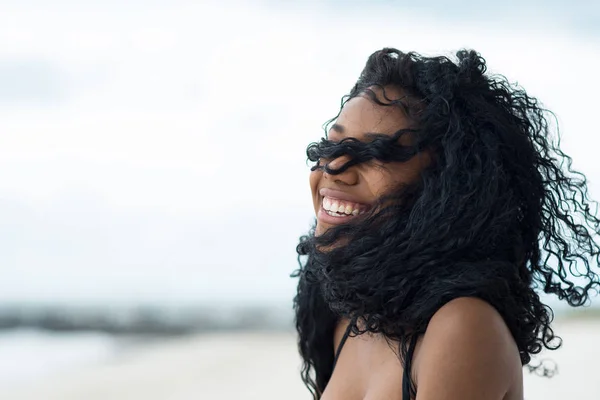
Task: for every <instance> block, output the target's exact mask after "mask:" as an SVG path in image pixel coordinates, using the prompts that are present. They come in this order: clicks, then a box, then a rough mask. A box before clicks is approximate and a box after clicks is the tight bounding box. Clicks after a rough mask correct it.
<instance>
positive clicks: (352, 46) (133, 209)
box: [0, 1, 600, 303]
mask: <svg viewBox="0 0 600 400" xmlns="http://www.w3.org/2000/svg"><path fill="white" fill-rule="evenodd" d="M194 3H199V2H183V1H174V2H167V1H153V2H141V1H137V2H128V3H126V4H125V5H123V4H122V3H121V2H103V3H102V4H101V3H100V2H74V1H63V2H53V3H52V5H49V4H50V3H48V2H41V1H23V2H21V1H5V2H2V3H1V5H0V169H1V170H2V171H3V172H2V173H0V221H1V224H0V300H3V301H7V300H10V301H69V300H73V299H75V300H78V301H82V302H86V301H94V302H96V301H125V302H146V301H159V302H161V303H169V302H174V303H178V302H181V301H199V300H219V301H220V300H225V299H230V300H232V301H234V302H236V301H243V302H247V301H249V300H256V301H263V300H265V301H290V300H291V297H292V296H293V293H294V286H295V282H294V281H293V280H292V279H290V278H289V277H288V275H289V274H290V272H292V271H293V270H294V269H295V268H296V262H295V245H296V242H297V238H298V236H299V235H301V234H302V233H303V232H305V231H306V230H307V228H308V227H309V225H310V223H311V220H312V214H311V201H310V196H309V190H308V168H307V167H306V164H305V153H304V149H305V147H306V144H308V143H309V142H310V141H313V140H317V139H318V138H319V137H320V136H321V134H322V131H321V124H322V123H323V122H324V121H325V120H326V119H328V118H330V117H332V116H333V115H335V114H336V113H337V111H338V106H339V102H340V97H341V96H342V95H343V94H345V93H346V92H347V91H348V90H349V89H350V88H351V86H352V85H353V83H354V81H355V80H356V78H357V77H358V74H359V73H360V71H361V69H362V66H363V65H364V63H365V61H366V58H367V57H368V55H369V54H370V53H371V52H373V51H374V50H376V49H379V48H382V47H385V46H392V47H397V48H400V49H402V50H417V51H419V52H422V53H425V54H439V53H441V54H451V52H452V51H453V50H457V49H459V48H463V47H471V48H474V49H476V50H478V51H480V52H481V53H482V55H483V56H484V57H485V58H486V59H487V60H488V63H489V67H490V70H491V71H492V72H500V73H502V74H504V75H506V76H507V77H508V78H509V79H510V80H511V81H518V82H519V83H520V84H521V85H523V86H524V87H525V88H526V89H527V90H528V92H529V93H530V94H533V95H535V96H537V97H538V98H539V99H540V100H541V101H542V102H543V103H544V104H545V105H547V106H548V108H550V109H551V110H553V111H554V112H555V113H556V114H557V116H558V118H559V122H560V126H561V130H562V135H563V148H564V149H565V150H566V151H567V152H569V153H570V154H571V155H572V156H573V157H574V159H575V167H576V168H578V169H580V170H582V171H583V172H585V173H586V174H587V175H588V177H589V179H590V181H591V189H592V194H594V193H596V194H598V195H600V186H598V185H599V184H598V182H599V181H600V167H598V165H597V148H598V144H600V139H598V135H599V133H600V132H599V129H598V122H597V115H598V110H597V107H598V101H597V99H598V93H600V81H599V80H598V79H597V76H596V75H597V72H596V71H597V66H598V65H600V44H599V43H600V41H599V38H600V35H598V32H591V31H589V30H585V29H583V30H580V29H576V28H577V26H576V24H574V23H573V18H574V17H572V16H571V17H570V18H571V19H565V18H564V17H561V15H560V13H554V14H552V13H545V14H543V15H542V14H539V13H535V14H534V13H532V12H531V11H527V12H528V13H529V14H524V13H523V12H520V13H519V12H515V15H514V16H512V17H511V16H510V15H506V14H503V15H502V18H504V19H503V20H495V21H492V20H491V19H490V18H488V20H481V19H479V20H477V19H474V18H477V17H476V16H470V17H469V18H468V19H467V18H461V17H460V16H457V15H456V13H455V14H454V15H453V17H452V18H445V17H444V13H440V12H435V13H434V12H431V11H430V10H427V9H423V8H411V9H407V8H403V7H402V6H399V5H394V6H390V5H389V4H392V3H394V2H381V3H380V5H379V6H377V7H373V8H368V7H366V8H361V7H356V6H353V7H348V8H345V9H344V8H339V4H340V3H339V2H330V3H328V4H327V5H325V6H324V5H320V6H317V5H310V6H302V7H301V6H286V7H281V6H277V5H276V4H274V3H273V2H265V3H259V2H254V3H250V2H247V3H224V2H219V3H212V2H208V1H206V2H202V4H194ZM354 3H356V2H354ZM217 4H220V5H217ZM303 4H304V3H303ZM398 4H400V3H398ZM529 10H531V9H529ZM585 13H586V10H585V9H582V10H579V11H577V12H574V13H573V15H577V16H580V17H581V16H582V15H587V16H589V13H588V14H585ZM596 16H597V14H596ZM588 19H589V18H588ZM588 19H586V20H588ZM524 20H526V21H527V22H528V23H527V24H526V25H525V24H523V23H522V21H524Z"/></svg>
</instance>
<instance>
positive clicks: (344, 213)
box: [321, 196, 369, 218]
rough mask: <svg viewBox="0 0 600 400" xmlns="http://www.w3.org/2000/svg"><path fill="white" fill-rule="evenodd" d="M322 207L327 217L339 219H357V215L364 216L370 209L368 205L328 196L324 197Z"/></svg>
mask: <svg viewBox="0 0 600 400" xmlns="http://www.w3.org/2000/svg"><path fill="white" fill-rule="evenodd" d="M321 206H322V207H323V210H324V211H325V213H326V214H327V215H329V216H332V217H338V218H344V217H346V218H347V217H356V216H357V215H361V214H364V213H365V212H366V211H367V209H368V208H369V206H368V205H366V204H360V203H354V202H351V201H345V200H340V199H336V198H333V197H328V196H323V199H322V201H321Z"/></svg>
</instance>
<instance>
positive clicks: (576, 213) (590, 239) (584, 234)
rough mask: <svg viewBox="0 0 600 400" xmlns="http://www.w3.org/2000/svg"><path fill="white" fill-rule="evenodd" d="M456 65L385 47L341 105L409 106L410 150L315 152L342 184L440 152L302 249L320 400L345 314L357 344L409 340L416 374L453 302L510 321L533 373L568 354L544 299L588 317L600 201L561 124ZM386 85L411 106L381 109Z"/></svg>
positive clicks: (385, 146) (306, 332)
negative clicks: (543, 356) (552, 355)
mask: <svg viewBox="0 0 600 400" xmlns="http://www.w3.org/2000/svg"><path fill="white" fill-rule="evenodd" d="M456 56H457V58H456V59H455V60H451V59H449V58H447V57H423V56H421V55H419V54H416V53H403V52H401V51H398V50H396V49H391V48H385V49H382V50H380V51H377V52H375V53H373V54H372V55H371V56H370V57H369V59H368V61H367V64H366V66H365V68H364V70H363V71H362V73H361V75H360V77H359V79H358V81H357V83H356V84H355V86H354V87H353V88H352V90H351V91H350V94H349V95H347V96H345V97H344V98H343V101H342V106H343V104H345V102H346V101H348V100H349V99H352V98H354V97H356V96H358V95H363V94H366V95H368V96H370V98H371V100H372V101H373V102H376V103H378V104H381V105H387V106H398V107H401V108H402V109H403V110H404V111H405V112H406V114H407V115H408V116H409V117H410V118H411V119H412V120H413V121H414V122H415V123H416V124H415V126H416V129H415V130H414V131H412V134H413V135H414V137H415V140H414V144H412V145H411V146H404V147H403V146H400V145H397V144H395V143H397V141H395V139H396V138H397V137H398V136H401V135H402V134H404V133H405V132H404V131H399V132H398V133H397V135H395V137H394V138H392V139H390V141H389V142H386V141H385V139H381V140H379V141H376V143H371V144H365V143H361V142H358V141H356V140H352V139H348V140H344V141H342V142H339V143H334V142H331V141H329V140H328V139H327V133H325V138H324V139H322V140H321V141H320V142H317V143H312V144H310V145H309V146H308V149H307V155H308V158H309V160H311V161H313V162H315V165H314V166H313V168H321V169H325V170H327V172H329V173H332V174H335V173H340V172H341V171H343V170H344V169H346V168H349V167H352V165H355V164H356V163H359V162H364V161H367V160H370V159H379V160H383V161H402V160H406V159H408V158H410V157H412V156H414V155H415V154H418V153H419V152H420V151H422V150H423V149H428V151H429V152H430V153H431V155H432V163H431V165H430V166H429V167H428V168H426V169H425V170H424V171H423V172H422V176H421V179H420V180H419V181H418V182H416V183H414V184H411V185H405V186H403V187H399V188H396V190H395V191H393V192H392V193H390V195H389V196H387V197H386V198H385V199H381V203H380V206H379V207H375V208H373V211H372V212H371V213H369V214H368V215H366V217H365V218H363V219H362V220H360V221H357V222H354V223H350V224H346V225H343V226H338V227H336V228H335V229H330V230H328V231H327V232H325V233H324V234H323V235H320V236H315V232H314V227H313V229H312V230H311V231H310V232H308V234H307V235H305V236H303V237H301V239H300V243H299V244H298V247H297V252H298V255H299V262H300V268H299V269H298V270H297V271H296V272H295V273H294V274H293V276H295V277H299V282H298V292H297V295H296V297H295V299H294V306H295V312H296V327H297V330H298V333H299V350H300V353H301V355H302V357H303V361H304V362H303V369H302V379H303V380H304V382H305V384H306V385H307V387H308V388H309V389H310V390H311V392H312V393H313V396H314V398H315V399H318V398H320V396H321V393H322V391H323V390H324V388H325V386H326V385H327V382H328V381H329V379H330V377H331V374H332V369H333V349H332V343H333V331H334V329H335V326H336V323H337V321H338V320H339V318H341V317H344V318H349V319H351V320H352V321H361V323H360V324H358V323H356V322H354V323H353V326H352V332H353V334H355V335H356V334H361V333H364V332H367V331H368V332H373V333H382V334H383V335H385V336H386V337H387V338H389V339H391V340H395V341H398V342H399V343H400V348H399V351H400V353H399V357H400V358H401V360H402V362H403V365H405V364H404V363H405V359H406V344H407V343H408V342H409V340H410V339H411V338H412V337H414V336H415V335H420V334H423V333H424V331H425V329H426V327H427V324H428V322H429V320H430V319H431V317H432V316H433V314H434V313H435V312H436V311H437V310H438V309H439V308H440V307H441V306H442V305H444V304H445V303H447V302H448V301H450V300H452V299H455V298H458V297H463V296H471V297H478V298H481V299H483V300H485V301H487V302H488V303H489V304H491V305H492V306H493V307H495V308H496V309H497V310H498V312H499V313H500V314H501V315H502V317H503V318H504V320H505V322H506V324H507V325H508V327H509V329H510V331H511V333H512V335H513V337H514V339H515V341H516V344H517V346H518V349H519V352H520V356H521V361H522V364H523V365H526V364H529V363H530V362H531V356H532V355H533V354H537V353H539V352H540V351H541V350H542V349H543V348H544V347H545V348H548V349H556V348H558V347H559V346H560V339H559V338H558V337H556V336H555V335H554V332H553V330H552V328H551V327H550V324H551V322H552V319H553V314H552V310H551V309H550V308H549V307H548V306H547V305H545V304H544V303H542V301H541V300H540V297H539V295H538V292H540V291H543V292H545V293H548V294H552V295H556V296H557V297H558V298H559V299H560V300H564V301H566V302H567V303H568V304H569V305H571V306H573V307H578V306H582V305H584V304H586V303H588V302H589V299H590V295H591V292H592V291H597V288H598V285H599V280H598V275H597V274H596V272H594V270H593V268H595V267H597V266H598V263H599V259H598V256H599V254H600V248H599V246H598V244H597V243H596V241H595V235H596V233H597V232H598V227H599V223H600V220H598V218H597V217H596V216H595V212H596V208H595V206H596V203H593V202H591V201H590V200H589V199H588V195H587V187H586V179H585V176H583V175H582V174H580V173H577V172H575V171H573V170H572V169H571V168H570V165H571V159H570V158H569V157H568V156H566V155H565V154H564V153H563V152H562V151H561V150H560V149H559V140H558V137H553V136H552V134H553V131H554V129H553V127H554V125H553V124H552V123H553V122H554V121H555V118H553V115H552V114H551V113H550V112H549V111H547V110H545V109H544V108H543V107H542V106H541V105H540V103H539V102H538V101H537V100H536V99H535V98H533V97H530V96H529V95H527V94H526V93H525V91H524V90H523V89H522V88H520V87H518V86H515V85H511V84H510V83H509V82H507V80H506V79H505V78H504V77H501V76H490V75H488V74H486V64H485V60H484V59H483V58H482V57H481V56H480V55H479V54H478V53H476V52H475V51H466V50H462V51H459V52H458V53H457V54H456ZM387 86H395V87H398V88H399V89H400V90H401V91H402V93H403V94H404V95H405V96H404V97H403V98H402V99H396V100H394V101H383V102H382V101H381V99H379V98H378V97H377V96H376V95H375V93H374V91H373V90H371V89H372V88H374V87H378V88H381V89H383V90H385V87H387ZM384 93H385V91H384ZM388 100H389V99H388ZM334 119H335V118H334ZM332 121H333V120H332ZM330 122H331V121H330ZM326 132H327V128H326ZM342 154H347V155H350V161H348V163H347V164H346V165H344V166H342V167H341V168H340V169H338V170H331V169H329V168H328V166H327V165H326V164H322V163H321V161H320V160H322V159H332V158H336V157H339V156H340V155H342ZM592 207H593V208H592ZM336 243H337V244H336ZM324 248H327V249H328V250H327V251H324V250H323V249H324Z"/></svg>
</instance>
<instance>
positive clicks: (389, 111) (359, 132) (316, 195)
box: [310, 87, 429, 235]
mask: <svg viewBox="0 0 600 400" xmlns="http://www.w3.org/2000/svg"><path fill="white" fill-rule="evenodd" d="M372 90H373V91H374V92H375V93H376V94H377V97H378V99H379V100H381V101H382V102H386V101H385V99H384V97H383V94H382V91H381V90H380V89H377V88H372ZM385 91H386V96H387V97H388V98H389V99H392V100H393V99H397V98H400V97H402V93H401V92H400V91H399V90H398V89H395V88H392V87H386V88H385ZM405 128H414V126H411V124H410V121H409V120H408V118H407V117H406V115H405V114H404V112H403V111H402V110H401V109H400V108H399V107H397V106H380V105H377V104H375V103H373V102H372V101H371V100H370V99H369V98H368V97H367V96H366V95H361V96H357V97H355V98H353V99H351V100H349V101H348V102H347V103H346V104H345V105H344V107H343V108H342V111H341V113H340V115H339V117H338V118H337V120H336V121H335V124H333V125H332V127H331V130H330V131H329V133H328V138H329V139H330V140H332V141H334V142H337V141H340V140H342V139H344V138H355V139H358V140H360V141H364V142H368V141H369V140H370V139H369V137H368V135H367V133H379V134H385V135H389V136H393V135H394V133H396V132H397V131H398V130H400V129H405ZM400 140H401V141H400V143H401V144H405V145H408V144H410V143H409V142H410V137H408V136H403V137H402V138H401V139H400ZM348 160H349V159H348V156H342V157H339V158H337V159H334V160H322V161H321V163H322V164H325V163H327V162H329V167H330V168H332V169H337V168H339V167H340V166H342V165H344V164H345V163H346V162H347V161H348ZM428 163H429V156H428V155H427V153H419V154H417V155H416V156H415V157H413V158H411V159H410V160H409V161H406V162H389V163H382V162H380V161H378V160H372V161H369V162H364V163H360V164H358V165H354V166H352V167H350V168H348V169H347V170H346V171H344V172H343V173H341V174H337V175H330V174H328V173H326V172H324V171H322V170H319V169H317V170H315V171H313V172H311V174H310V188H311V191H312V197H313V203H314V207H315V214H316V216H317V228H316V232H315V234H316V235H320V234H322V233H323V232H325V231H326V230H327V229H329V228H330V227H332V226H334V225H338V224H343V223H346V222H348V221H349V220H350V219H352V218H355V217H356V216H357V215H360V214H362V213H364V212H365V211H366V210H368V209H369V208H370V207H371V206H372V205H373V204H374V203H375V202H376V201H377V199H378V198H379V197H381V196H382V195H384V194H386V192H388V191H390V190H393V189H395V188H396V187H398V186H399V185H400V184H403V183H411V182H414V181H415V180H417V179H418V178H419V174H420V172H421V170H422V169H423V168H424V167H425V166H426V165H427V164H428Z"/></svg>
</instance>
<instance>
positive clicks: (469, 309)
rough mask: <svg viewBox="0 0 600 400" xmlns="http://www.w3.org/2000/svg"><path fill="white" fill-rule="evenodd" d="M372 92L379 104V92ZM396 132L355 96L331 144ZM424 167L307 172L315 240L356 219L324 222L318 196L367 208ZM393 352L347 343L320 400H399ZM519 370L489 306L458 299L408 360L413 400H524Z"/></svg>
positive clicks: (417, 161) (388, 117) (403, 124)
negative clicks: (413, 390)
mask: <svg viewBox="0 0 600 400" xmlns="http://www.w3.org/2000/svg"><path fill="white" fill-rule="evenodd" d="M372 89H373V91H375V93H376V94H377V95H378V98H379V99H380V100H381V101H384V97H383V96H382V92H381V90H380V89H377V88H372ZM385 90H386V96H387V97H388V98H390V99H395V98H400V97H401V96H402V93H401V91H400V90H398V89H397V88H393V87H386V88H385ZM402 128H413V126H412V125H411V121H410V120H409V119H408V118H407V117H406V115H405V114H404V113H403V112H402V110H401V109H400V108H398V107H384V106H380V105H377V104H375V103H373V102H372V101H371V100H370V99H369V98H368V97H366V96H359V97H356V98H354V99H351V100H350V101H348V102H347V103H346V105H345V106H344V108H343V109H342V112H341V113H340V115H339V117H338V118H337V120H336V125H334V128H332V130H331V131H330V132H329V139H331V140H334V141H338V140H342V139H344V138H346V137H353V138H356V139H358V140H361V141H369V140H371V136H370V135H369V133H380V134H386V135H393V134H394V133H395V132H396V131H397V130H399V129H402ZM402 140H410V138H408V139H402ZM346 161H347V160H346V159H345V157H340V158H338V159H335V160H324V162H330V166H331V167H332V168H336V167H339V166H340V165H342V164H343V163H345V162H346ZM429 162H430V157H429V155H428V154H427V153H426V152H424V153H421V154H418V155H417V156H415V157H413V158H412V159H411V160H409V161H407V162H403V163H399V162H390V163H385V164H383V163H381V162H378V161H373V162H368V163H362V164H358V165H355V166H352V167H350V168H349V169H348V170H346V171H345V172H344V173H342V174H338V175H330V174H327V173H325V172H323V171H322V170H315V171H313V172H312V173H311V176H310V186H311V190H312V195H313V202H314V207H315V213H316V214H317V230H316V233H317V234H322V233H323V232H325V231H326V230H327V229H329V228H331V227H332V226H334V225H335V224H337V223H343V222H344V221H348V220H349V219H350V218H360V215H351V214H350V215H342V216H336V217H331V216H329V217H327V216H324V214H323V213H324V209H323V208H322V204H323V201H324V197H325V196H324V195H323V194H322V193H323V192H322V189H324V188H325V189H327V190H329V189H330V190H331V191H330V192H326V193H327V194H329V195H330V199H329V200H328V201H329V204H331V202H332V201H334V202H335V201H337V200H336V196H338V197H341V198H340V199H339V204H350V205H349V207H351V208H352V207H355V208H359V207H368V206H369V205H370V204H372V203H374V202H375V200H376V199H378V198H379V197H380V196H382V195H383V194H385V193H386V192H387V191H388V190H390V188H393V187H396V186H397V185H399V184H402V183H409V182H413V181H414V180H416V179H418V178H419V174H420V172H421V171H422V169H423V168H425V167H426V166H427V165H428V164H429ZM332 194H333V195H332ZM344 201H350V203H344ZM353 204H354V205H353ZM342 214H343V212H342ZM347 325H348V321H347V320H341V321H340V322H339V324H338V326H337V328H336V332H335V335H334V338H333V343H332V352H333V351H334V349H336V348H337V347H338V345H339V343H340V341H341V338H342V336H343V334H344V332H345V330H346V327H347ZM397 346H398V343H395V342H390V341H389V340H386V338H384V337H383V336H382V335H380V334H363V335H360V336H358V337H350V338H349V339H348V340H347V341H346V344H345V345H344V348H343V351H342V353H341V355H340V358H339V360H338V363H337V365H336V368H335V370H334V373H333V375H332V377H331V380H330V381H329V384H328V385H327V388H326V389H325V391H324V393H323V395H322V399H323V400H396V399H397V400H401V398H402V373H403V371H402V365H401V363H400V360H399V359H398V356H397V355H396V353H395V351H394V349H393V347H396V348H397ZM522 371H523V370H522V365H521V360H520V357H519V352H518V349H517V346H516V344H515V341H514V339H513V338H512V335H511V334H510V331H509V330H508V328H507V326H506V324H505V323H504V320H503V319H502V317H501V316H500V314H499V313H498V312H497V311H496V310H495V309H494V308H493V307H492V306H490V305H489V304H488V303H486V302H484V301H482V300H479V299H475V298H458V299H455V300H453V301H451V302H449V303H447V304H446V305H445V306H443V307H442V308H440V309H439V310H438V311H437V313H436V314H435V315H434V316H433V318H432V319H431V321H430V323H429V325H428V327H427V330H426V332H425V334H424V335H423V336H422V337H421V338H420V339H419V341H418V343H417V347H416V349H415V353H414V356H413V370H412V373H413V377H414V380H415V383H416V385H417V400H522V399H523V372H522Z"/></svg>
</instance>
